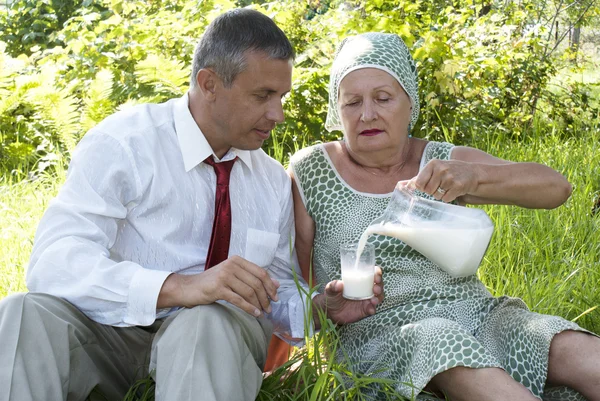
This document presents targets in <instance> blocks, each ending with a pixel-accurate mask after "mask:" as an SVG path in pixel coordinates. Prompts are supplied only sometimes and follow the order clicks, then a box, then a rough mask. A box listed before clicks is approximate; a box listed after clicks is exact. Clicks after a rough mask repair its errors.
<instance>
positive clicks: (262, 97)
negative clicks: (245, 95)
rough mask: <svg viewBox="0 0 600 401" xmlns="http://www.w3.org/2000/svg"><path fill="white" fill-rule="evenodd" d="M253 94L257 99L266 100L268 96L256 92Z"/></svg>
mask: <svg viewBox="0 0 600 401" xmlns="http://www.w3.org/2000/svg"><path fill="white" fill-rule="evenodd" d="M254 96H256V98H257V99H258V100H267V99H268V97H269V95H261V94H258V93H256V94H255V95H254Z"/></svg>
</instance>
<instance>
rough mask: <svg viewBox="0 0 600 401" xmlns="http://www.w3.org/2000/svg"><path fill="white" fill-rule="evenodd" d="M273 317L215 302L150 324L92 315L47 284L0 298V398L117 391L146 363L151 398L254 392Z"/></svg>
mask: <svg viewBox="0 0 600 401" xmlns="http://www.w3.org/2000/svg"><path fill="white" fill-rule="evenodd" d="M271 330H272V326H271V324H270V323H269V322H268V321H266V320H264V319H260V320H257V319H255V318H254V317H252V316H250V315H248V314H246V313H245V312H243V311H241V310H239V309H237V308H235V307H233V306H230V305H222V304H212V305H203V306H198V307H195V308H192V309H183V310H181V311H179V312H177V313H176V314H173V315H171V316H169V317H168V318H167V319H166V320H164V321H160V320H159V321H156V322H155V323H154V324H153V325H152V326H149V327H124V328H119V327H112V326H106V325H102V324H99V323H96V322H94V321H92V320H90V319H88V318H87V317H86V316H85V315H84V314H83V313H81V312H80V311H79V310H78V309H77V308H75V307H74V306H73V305H71V304H69V303H68V302H66V301H64V300H62V299H59V298H56V297H53V296H50V295H46V294H37V293H28V294H15V295H11V296H8V297H6V298H5V299H3V300H2V301H0V401H43V400H48V401H59V400H69V401H71V400H85V399H86V398H87V397H88V395H89V394H90V392H91V391H92V389H94V388H95V387H96V388H97V389H98V390H99V391H100V392H101V393H102V394H103V395H104V396H105V397H106V399H108V400H111V401H113V400H115V401H116V400H121V399H123V396H124V395H125V394H126V393H127V391H128V389H129V387H130V386H131V385H132V384H133V383H134V382H135V381H136V380H138V379H140V378H143V377H145V376H147V375H148V372H149V371H150V372H151V373H152V376H153V377H154V379H155V380H156V400H157V401H185V400H202V401H204V400H206V401H209V400H210V401H212V400H214V401H237V400H240V401H242V400H244V401H249V400H254V399H255V398H256V396H257V394H258V392H259V390H260V385H261V383H262V371H261V368H262V367H263V365H264V363H265V359H266V354H267V347H268V342H269V339H270V336H271Z"/></svg>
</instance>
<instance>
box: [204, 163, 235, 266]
mask: <svg viewBox="0 0 600 401" xmlns="http://www.w3.org/2000/svg"><path fill="white" fill-rule="evenodd" d="M236 159H237V157H236V158H235V159H233V160H228V161H226V162H222V163H215V161H214V160H213V158H212V156H209V157H208V158H207V159H206V160H204V163H207V164H210V165H211V166H213V168H214V169H215V174H216V175H217V190H216V193H215V220H214V221H213V228H212V234H211V236H210V245H209V246H208V255H207V256H206V265H205V267H204V269H205V270H207V269H210V268H211V267H213V266H214V265H217V264H219V263H221V262H222V261H224V260H225V259H227V256H228V255H229V240H230V238H231V202H230V201H229V175H230V173H231V169H232V168H233V163H235V160H236Z"/></svg>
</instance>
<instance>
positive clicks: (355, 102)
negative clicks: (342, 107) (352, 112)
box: [346, 100, 360, 106]
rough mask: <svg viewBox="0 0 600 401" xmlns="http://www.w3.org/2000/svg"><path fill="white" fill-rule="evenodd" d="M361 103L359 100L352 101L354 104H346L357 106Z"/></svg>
mask: <svg viewBox="0 0 600 401" xmlns="http://www.w3.org/2000/svg"><path fill="white" fill-rule="evenodd" d="M359 103H360V102H359V101H358V100H355V101H352V102H348V103H346V106H356V105H358V104H359Z"/></svg>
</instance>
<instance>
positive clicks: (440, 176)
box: [397, 159, 482, 202]
mask: <svg viewBox="0 0 600 401" xmlns="http://www.w3.org/2000/svg"><path fill="white" fill-rule="evenodd" d="M481 174H482V171H479V170H478V165H477V164H475V163H467V162H463V161H460V160H437V159H436V160H431V161H430V162H429V163H427V164H426V165H425V167H424V168H423V170H421V171H420V172H419V174H418V175H417V176H416V177H414V178H412V179H411V180H408V181H400V182H399V183H398V185H397V187H401V186H408V187H410V188H416V189H418V190H419V191H421V192H424V193H426V194H429V195H431V196H433V197H434V198H435V199H439V200H442V201H444V202H452V201H454V200H456V199H458V200H459V202H460V198H461V197H462V196H464V195H467V194H473V193H476V191H477V186H478V185H479V176H480V175H481Z"/></svg>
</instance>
